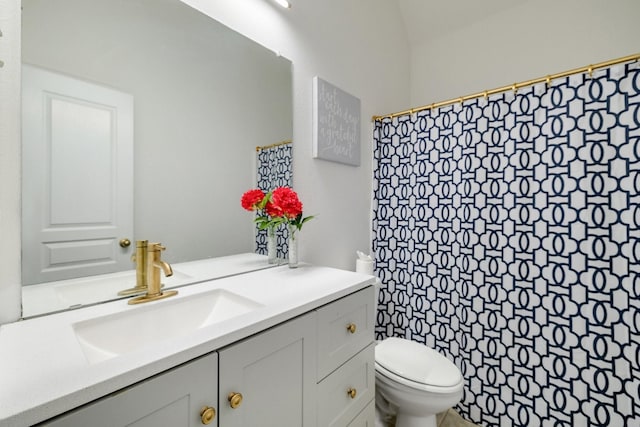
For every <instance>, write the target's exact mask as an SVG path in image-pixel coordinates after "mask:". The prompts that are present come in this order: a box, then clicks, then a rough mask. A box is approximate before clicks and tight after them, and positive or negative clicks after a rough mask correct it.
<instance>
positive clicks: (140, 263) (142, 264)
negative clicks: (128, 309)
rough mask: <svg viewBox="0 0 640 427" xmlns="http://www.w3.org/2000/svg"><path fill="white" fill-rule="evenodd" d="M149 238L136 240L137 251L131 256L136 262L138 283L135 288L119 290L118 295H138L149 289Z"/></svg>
mask: <svg viewBox="0 0 640 427" xmlns="http://www.w3.org/2000/svg"><path fill="white" fill-rule="evenodd" d="M148 245H149V241H148V240H138V241H136V253H135V255H133V256H132V257H131V261H133V262H135V263H136V285H135V286H134V287H133V288H129V289H125V290H122V291H120V292H118V295H121V296H127V295H136V294H142V293H145V292H146V291H147V268H148V266H147V247H148Z"/></svg>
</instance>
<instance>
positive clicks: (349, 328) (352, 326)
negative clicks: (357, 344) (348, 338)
mask: <svg viewBox="0 0 640 427" xmlns="http://www.w3.org/2000/svg"><path fill="white" fill-rule="evenodd" d="M347 331H349V332H351V333H352V334H355V333H356V324H355V323H349V324H348V325H347Z"/></svg>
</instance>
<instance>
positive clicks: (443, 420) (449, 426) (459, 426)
mask: <svg viewBox="0 0 640 427" xmlns="http://www.w3.org/2000/svg"><path fill="white" fill-rule="evenodd" d="M436 420H437V423H438V427H479V426H478V425H477V424H474V423H472V422H470V421H467V420H465V419H464V418H462V417H461V416H460V414H458V413H457V412H456V410H455V409H453V408H452V409H449V410H448V411H445V412H441V413H439V414H438V415H436Z"/></svg>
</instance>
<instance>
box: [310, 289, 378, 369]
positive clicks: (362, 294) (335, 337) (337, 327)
mask: <svg viewBox="0 0 640 427" xmlns="http://www.w3.org/2000/svg"><path fill="white" fill-rule="evenodd" d="M375 310H376V307H375V288H374V287H373V286H369V287H367V288H365V289H363V290H361V291H359V292H356V293H355V294H352V295H349V296H347V297H345V298H343V299H341V300H339V301H336V302H334V303H332V304H329V305H327V306H325V307H322V308H320V309H318V311H317V313H318V381H320V380H321V379H322V378H324V377H326V376H327V375H329V374H330V373H331V372H333V371H334V370H335V369H336V368H338V367H339V366H340V365H341V364H343V363H344V362H345V361H346V360H348V359H349V358H351V357H352V356H353V355H354V354H356V353H357V352H359V351H360V350H362V349H363V348H364V347H366V346H367V345H368V344H370V343H371V342H373V340H374V331H373V328H374V321H375V319H374V317H375ZM350 326H352V328H351V330H350Z"/></svg>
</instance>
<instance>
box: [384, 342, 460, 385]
mask: <svg viewBox="0 0 640 427" xmlns="http://www.w3.org/2000/svg"><path fill="white" fill-rule="evenodd" d="M375 353H376V355H375V362H376V363H375V364H376V371H377V372H378V373H379V374H380V375H383V376H385V377H386V378H389V379H391V380H394V381H396V382H398V383H400V384H403V385H406V386H408V387H412V388H414V389H418V390H423V391H429V392H434V393H450V392H456V391H458V390H460V389H461V388H462V386H463V378H462V374H461V373H460V370H459V369H458V368H457V367H456V365H454V364H453V362H451V361H450V360H449V359H447V358H446V357H444V356H443V355H442V354H440V353H438V352H437V351H436V350H433V349H432V348H429V347H427V346H425V345H422V344H419V343H417V342H413V341H410V340H406V339H402V338H396V337H392V338H387V339H385V340H383V341H381V342H379V343H378V345H377V346H376V347H375Z"/></svg>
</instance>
